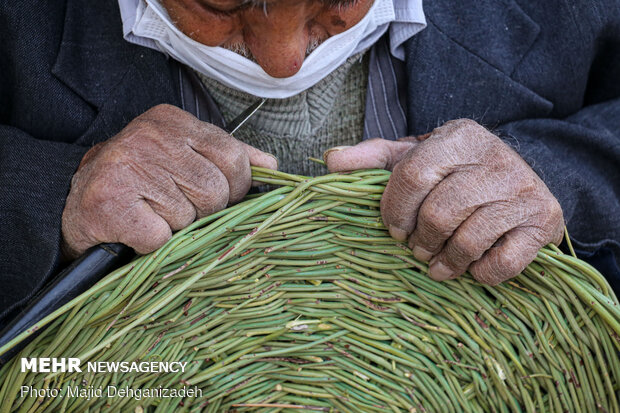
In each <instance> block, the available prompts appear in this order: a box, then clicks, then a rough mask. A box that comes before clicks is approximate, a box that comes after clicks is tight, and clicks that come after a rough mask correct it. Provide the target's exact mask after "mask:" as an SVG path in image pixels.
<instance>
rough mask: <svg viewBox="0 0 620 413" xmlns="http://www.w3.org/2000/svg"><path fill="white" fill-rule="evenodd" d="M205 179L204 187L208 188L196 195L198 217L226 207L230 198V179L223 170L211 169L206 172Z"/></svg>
mask: <svg viewBox="0 0 620 413" xmlns="http://www.w3.org/2000/svg"><path fill="white" fill-rule="evenodd" d="M203 180H204V182H205V186H203V187H204V188H208V190H206V191H203V192H201V193H200V194H199V195H198V196H197V197H196V201H195V202H196V205H195V206H196V212H197V216H198V217H204V216H207V215H209V214H212V213H214V212H217V211H220V210H222V209H224V208H226V206H227V205H228V200H229V187H228V181H227V180H226V178H225V177H224V175H222V174H221V172H219V171H211V173H208V174H205V176H204V177H203Z"/></svg>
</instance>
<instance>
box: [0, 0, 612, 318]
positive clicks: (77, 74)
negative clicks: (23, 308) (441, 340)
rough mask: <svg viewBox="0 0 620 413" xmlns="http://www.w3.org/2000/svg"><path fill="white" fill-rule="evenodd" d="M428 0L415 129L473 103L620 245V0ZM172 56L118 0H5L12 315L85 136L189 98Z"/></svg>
mask: <svg viewBox="0 0 620 413" xmlns="http://www.w3.org/2000/svg"><path fill="white" fill-rule="evenodd" d="M425 13H426V16H427V20H428V27H427V28H426V29H425V30H423V31H422V32H421V33H419V34H418V35H416V36H415V37H414V38H413V39H411V40H410V41H409V42H408V43H407V45H406V72H405V73H406V80H407V85H406V88H405V89H403V90H402V92H405V93H404V95H405V97H406V100H407V110H406V112H407V121H408V130H409V133H410V134H422V133H425V132H428V131H430V130H432V129H433V128H434V127H435V126H438V125H440V124H441V123H443V122H444V121H447V120H450V119H454V118H460V117H467V118H473V119H475V120H477V121H478V122H480V123H482V124H484V125H486V126H487V127H490V128H492V129H493V130H495V131H496V132H497V133H498V134H499V135H500V136H502V137H503V138H504V139H505V140H506V141H507V142H509V143H511V144H512V145H513V146H514V147H515V148H516V149H517V150H518V151H519V152H520V153H521V155H522V156H523V157H524V158H525V159H526V160H527V161H528V162H529V163H530V165H531V166H532V167H533V168H534V169H535V170H536V171H537V172H538V173H539V174H540V176H541V177H542V178H543V180H544V181H545V182H546V183H547V185H548V186H549V187H550V188H551V190H552V192H553V193H554V194H555V195H556V196H557V197H558V199H559V200H560V202H561V204H562V207H563V209H564V213H565V218H566V220H567V223H568V228H569V231H570V232H571V233H572V235H573V236H574V238H576V239H577V240H579V241H580V242H581V245H582V246H583V247H589V248H594V247H597V246H601V245H606V246H609V247H611V248H616V249H618V248H620V201H619V198H620V196H619V195H620V2H619V1H615V0H601V1H596V2H592V1H587V0H582V1H576V0H572V1H571V0H569V1H560V0H546V1H543V2H540V1H534V0H516V1H514V0H464V1H458V2H457V1H447V0H432V1H429V2H427V3H426V4H425ZM171 67H172V65H171V64H170V62H169V61H168V60H167V59H166V57H165V56H164V55H162V54H160V53H158V52H156V51H153V50H150V49H146V48H143V47H139V46H135V45H131V44H129V43H127V42H126V41H124V40H123V37H122V28H121V20H120V15H119V11H118V3H117V1H116V0H101V1H85V0H66V1H62V0H55V1H34V0H22V1H16V2H9V1H4V2H1V3H0V188H1V191H2V192H1V195H0V286H1V289H0V316H1V315H2V314H6V313H7V311H9V310H10V309H12V308H13V309H14V308H16V307H15V306H16V304H17V303H23V302H25V301H26V300H27V299H28V297H29V296H30V295H31V294H32V293H33V292H34V291H36V290H37V289H38V288H40V287H41V286H42V284H43V283H44V282H45V280H46V279H48V277H49V276H50V274H53V273H54V272H55V271H57V269H58V266H59V263H60V253H59V244H60V239H61V233H60V220H61V215H62V210H63V206H64V202H65V198H66V196H67V193H68V191H69V187H70V181H71V177H72V175H73V173H74V172H75V170H76V168H77V166H78V164H79V161H80V159H81V157H82V156H83V155H84V153H85V152H86V151H87V150H88V148H90V147H91V146H92V145H93V144H94V143H96V142H99V141H102V140H105V139H108V138H110V137H111V136H113V135H115V134H116V133H117V132H119V131H120V130H121V129H122V128H123V127H124V126H125V125H126V124H127V123H128V122H129V121H131V120H132V119H133V118H134V117H136V116H137V115H139V114H140V113H142V112H144V111H145V110H147V109H148V108H150V107H152V106H154V105H156V104H159V103H171V104H173V105H177V106H179V104H180V93H179V85H178V84H177V81H176V80H175V77H174V75H173V73H172V69H171ZM371 76H372V68H371Z"/></svg>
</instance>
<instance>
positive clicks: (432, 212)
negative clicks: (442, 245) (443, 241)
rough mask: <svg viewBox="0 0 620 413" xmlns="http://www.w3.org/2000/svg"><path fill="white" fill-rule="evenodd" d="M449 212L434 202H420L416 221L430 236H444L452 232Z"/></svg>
mask: <svg viewBox="0 0 620 413" xmlns="http://www.w3.org/2000/svg"><path fill="white" fill-rule="evenodd" d="M450 221H451V213H450V211H448V210H447V209H446V208H441V207H438V206H437V205H436V204H432V205H427V202H425V203H423V204H422V207H420V212H419V213H418V222H419V225H420V227H423V230H424V232H426V233H427V234H428V235H429V236H431V237H436V236H439V237H443V238H446V237H448V236H450V235H451V234H452V231H451V230H450V225H449V223H450Z"/></svg>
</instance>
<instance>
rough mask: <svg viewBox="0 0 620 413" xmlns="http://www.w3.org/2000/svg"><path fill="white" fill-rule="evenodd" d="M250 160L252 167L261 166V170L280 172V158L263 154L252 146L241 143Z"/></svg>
mask: <svg viewBox="0 0 620 413" xmlns="http://www.w3.org/2000/svg"><path fill="white" fill-rule="evenodd" d="M241 144H242V145H243V147H244V148H245V151H246V152H247V154H248V157H249V159H250V165H252V166H259V167H261V168H267V169H272V170H274V171H276V170H278V158H276V157H275V156H273V155H272V154H270V153H267V152H263V151H261V150H260V149H257V148H255V147H253V146H251V145H248V144H246V143H244V142H241Z"/></svg>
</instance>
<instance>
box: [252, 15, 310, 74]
mask: <svg viewBox="0 0 620 413" xmlns="http://www.w3.org/2000/svg"><path fill="white" fill-rule="evenodd" d="M308 22H309V19H308V15H307V10H303V7H299V6H298V8H297V10H295V9H290V8H288V9H279V10H270V11H269V12H268V13H263V12H262V11H259V12H256V13H253V14H252V16H251V17H248V19H247V21H246V30H245V32H244V40H245V44H246V46H247V47H249V49H250V50H251V52H252V55H253V56H254V58H255V59H256V61H257V63H258V64H259V65H260V66H261V67H262V68H263V70H264V71H265V72H267V74H268V75H270V76H272V77H277V78H284V77H290V76H293V75H294V74H295V73H297V72H298V71H299V69H301V65H302V64H303V62H304V58H305V57H306V49H307V47H308V36H309V29H308Z"/></svg>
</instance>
